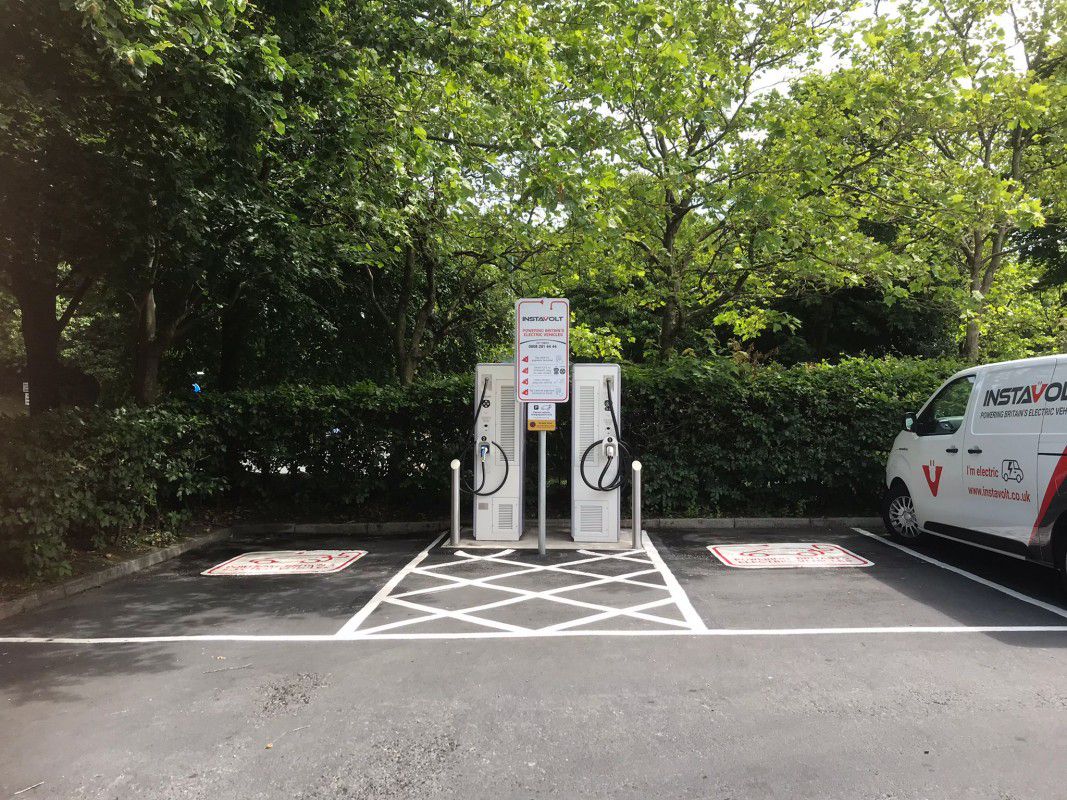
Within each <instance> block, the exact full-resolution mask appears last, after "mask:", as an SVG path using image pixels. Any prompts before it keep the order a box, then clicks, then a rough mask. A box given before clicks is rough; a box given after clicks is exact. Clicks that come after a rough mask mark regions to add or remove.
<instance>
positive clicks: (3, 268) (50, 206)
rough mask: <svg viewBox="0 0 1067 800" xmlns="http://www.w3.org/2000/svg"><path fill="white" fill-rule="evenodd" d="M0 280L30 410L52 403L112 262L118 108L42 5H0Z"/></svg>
mask: <svg viewBox="0 0 1067 800" xmlns="http://www.w3.org/2000/svg"><path fill="white" fill-rule="evenodd" d="M0 15H2V16H0V173H2V174H3V176H4V179H3V181H0V278H2V279H3V280H4V281H5V283H6V285H7V289H8V290H9V291H10V292H11V293H12V294H13V295H14V297H15V298H16V300H17V302H18V306H19V309H20V312H21V332H22V338H23V342H24V348H25V354H26V362H27V379H28V380H29V382H30V386H31V394H30V397H31V411H32V412H33V413H38V412H41V411H46V410H48V409H51V408H54V407H55V406H57V405H59V404H60V402H61V400H62V398H63V395H64V377H65V376H68V375H69V374H70V373H71V368H69V367H67V366H65V365H64V364H63V363H62V362H61V359H60V356H59V348H60V337H61V334H62V333H63V331H64V329H65V328H66V327H67V326H68V325H70V323H71V321H72V320H73V319H74V318H75V316H76V315H77V314H78V313H79V310H80V309H81V307H82V303H83V301H84V300H85V299H86V297H87V295H88V294H89V293H90V291H92V289H93V288H94V286H95V284H96V283H97V281H98V280H99V278H100V276H101V275H102V274H103V273H105V272H106V271H108V270H109V269H110V268H111V267H112V266H113V264H114V263H115V262H116V261H117V260H119V259H120V258H121V256H122V247H121V245H120V244H118V243H119V242H121V239H122V237H121V235H120V233H119V232H120V231H121V230H122V227H123V217H124V215H125V213H126V212H125V210H124V209H123V208H122V207H121V206H120V205H118V204H116V203H114V202H113V198H114V197H115V196H116V192H118V191H120V189H121V186H122V184H123V183H124V180H125V176H126V175H127V174H128V173H127V170H126V169H125V165H124V164H123V163H122V162H121V161H120V160H119V159H117V158H115V157H114V154H113V153H111V152H109V151H108V150H107V148H106V145H105V144H104V143H106V142H107V141H108V140H109V139H110V137H111V135H112V131H113V130H114V129H115V128H116V127H117V124H118V120H119V118H120V116H121V113H122V110H121V108H120V107H119V106H118V105H117V104H116V103H115V102H114V98H113V94H112V89H113V84H111V83H110V82H109V80H108V78H107V76H106V75H102V74H101V71H100V63H99V59H98V56H97V52H96V44H95V40H94V39H93V37H92V36H91V33H90V31H89V30H87V29H86V28H84V27H82V26H81V24H80V20H79V19H78V18H77V17H76V16H75V15H72V14H59V13H56V10H55V9H54V8H52V7H51V4H49V3H36V2H24V1H23V0H4V1H3V2H0Z"/></svg>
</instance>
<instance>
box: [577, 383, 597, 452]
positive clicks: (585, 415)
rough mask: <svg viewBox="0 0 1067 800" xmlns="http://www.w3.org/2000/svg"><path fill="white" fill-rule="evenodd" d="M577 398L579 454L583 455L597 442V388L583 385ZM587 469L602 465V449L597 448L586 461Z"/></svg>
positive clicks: (578, 391)
mask: <svg viewBox="0 0 1067 800" xmlns="http://www.w3.org/2000/svg"><path fill="white" fill-rule="evenodd" d="M575 397H576V399H577V402H578V454H577V458H581V457H582V453H584V452H585V450H586V448H587V447H589V445H591V444H592V443H593V442H595V441H596V386H595V385H594V384H588V383H587V384H583V385H580V386H578V387H577V389H576V391H575ZM585 464H586V467H592V466H599V465H600V448H599V447H598V448H596V449H595V450H593V452H591V453H590V454H589V458H587V459H586V460H585Z"/></svg>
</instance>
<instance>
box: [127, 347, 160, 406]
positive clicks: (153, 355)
mask: <svg viewBox="0 0 1067 800" xmlns="http://www.w3.org/2000/svg"><path fill="white" fill-rule="evenodd" d="M162 360H163V352H162V350H161V348H160V347H159V345H158V344H157V343H156V342H148V343H146V344H143V345H139V346H138V348H137V354H136V358H135V361H134V366H133V397H134V400H135V401H136V402H137V404H138V405H141V406H148V405H152V404H153V403H155V402H156V401H157V400H159V364H160V362H161V361H162Z"/></svg>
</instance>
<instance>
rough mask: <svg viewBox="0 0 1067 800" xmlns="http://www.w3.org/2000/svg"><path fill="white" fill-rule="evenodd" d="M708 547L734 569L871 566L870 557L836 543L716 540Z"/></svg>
mask: <svg viewBox="0 0 1067 800" xmlns="http://www.w3.org/2000/svg"><path fill="white" fill-rule="evenodd" d="M708 550H710V551H711V554H712V555H713V556H715V558H717V559H719V561H721V562H722V563H723V564H725V565H726V566H728V567H736V568H737V569H804V568H818V569H825V568H828V567H871V566H874V562H873V561H868V560H867V559H866V558H861V557H860V556H858V555H856V554H855V553H853V552H852V551H851V550H846V549H845V548H843V547H840V546H839V545H836V544H822V543H819V542H772V543H765V544H716V545H709V546H708Z"/></svg>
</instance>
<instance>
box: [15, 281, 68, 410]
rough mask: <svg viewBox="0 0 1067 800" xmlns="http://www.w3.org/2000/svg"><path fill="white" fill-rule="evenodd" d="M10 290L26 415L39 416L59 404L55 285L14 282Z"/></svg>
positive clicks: (57, 327)
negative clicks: (22, 353)
mask: <svg viewBox="0 0 1067 800" xmlns="http://www.w3.org/2000/svg"><path fill="white" fill-rule="evenodd" d="M14 289H15V295H16V297H17V299H18V303H19V309H20V310H21V312H22V341H23V343H24V344H25V347H26V380H27V381H28V382H29V384H30V413H31V414H40V413H42V412H45V411H49V410H51V409H53V408H56V407H57V406H58V405H59V402H60V364H59V333H60V329H59V322H58V321H57V320H56V292H55V282H54V281H53V282H52V286H51V287H50V286H49V285H48V283H47V282H43V283H42V282H37V281H32V280H28V281H25V282H23V281H17V282H16V285H15V287H14Z"/></svg>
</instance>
